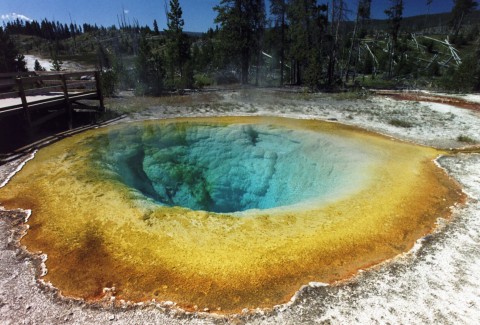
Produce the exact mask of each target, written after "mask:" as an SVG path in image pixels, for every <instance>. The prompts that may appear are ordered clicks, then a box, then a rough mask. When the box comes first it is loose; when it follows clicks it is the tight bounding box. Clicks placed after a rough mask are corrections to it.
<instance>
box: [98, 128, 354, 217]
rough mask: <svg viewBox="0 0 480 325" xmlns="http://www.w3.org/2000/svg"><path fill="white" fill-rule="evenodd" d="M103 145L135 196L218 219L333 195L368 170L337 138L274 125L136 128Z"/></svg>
mask: <svg viewBox="0 0 480 325" xmlns="http://www.w3.org/2000/svg"><path fill="white" fill-rule="evenodd" d="M96 141H100V142H102V143H101V146H99V147H101V148H102V149H101V150H100V151H99V153H100V155H99V157H97V158H98V160H99V162H100V163H101V164H102V168H104V169H105V170H107V171H108V173H109V174H112V172H113V175H114V176H112V177H116V178H117V179H119V180H120V181H121V182H123V183H124V184H126V185H128V186H129V187H130V188H132V190H133V191H137V192H140V193H141V194H142V195H143V196H145V197H147V198H148V199H150V200H154V201H155V202H157V203H158V204H161V205H167V206H181V207H186V208H189V209H193V210H205V211H211V212H218V213H227V212H237V211H245V210H249V209H269V208H275V207H281V206H288V205H292V204H296V203H301V202H305V201H308V200H311V199H318V198H319V197H322V196H328V195H331V194H334V193H335V192H338V191H341V190H342V187H345V186H347V185H348V184H349V183H351V182H355V181H356V179H357V180H358V177H353V178H352V177H351V176H352V173H351V172H346V171H347V170H350V171H351V169H352V168H353V167H354V166H357V167H358V166H360V165H361V163H360V161H359V160H358V156H359V155H352V153H351V152H349V151H352V150H350V149H349V148H347V149H345V148H343V150H342V148H341V147H342V145H340V150H339V148H338V147H339V146H338V145H336V144H335V139H332V137H331V136H328V135H322V134H319V133H317V132H307V131H305V132H303V131H293V130H290V129H286V128H283V127H276V126H270V125H245V124H238V125H236V124H233V125H217V124H204V125H202V124H196V123H193V124H192V123H172V124H145V125H138V124H134V125H130V126H127V127H124V128H120V129H115V130H112V131H110V132H109V133H108V134H107V135H104V136H103V137H101V138H100V139H97V140H96ZM97 153H98V152H97ZM353 169H354V168H353ZM353 174H354V173H353Z"/></svg>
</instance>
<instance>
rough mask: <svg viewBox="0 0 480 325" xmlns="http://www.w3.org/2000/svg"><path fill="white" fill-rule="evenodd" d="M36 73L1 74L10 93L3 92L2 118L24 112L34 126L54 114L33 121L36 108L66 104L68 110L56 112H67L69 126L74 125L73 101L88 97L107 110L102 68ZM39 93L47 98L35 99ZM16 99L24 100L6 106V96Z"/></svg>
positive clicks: (2, 84) (1, 85)
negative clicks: (97, 101)
mask: <svg viewBox="0 0 480 325" xmlns="http://www.w3.org/2000/svg"><path fill="white" fill-rule="evenodd" d="M35 74H36V75H34V73H20V74H0V91H1V90H4V91H5V90H7V92H3V93H2V92H0V118H1V117H2V116H6V115H10V114H18V113H23V114H24V116H25V120H26V123H27V126H28V127H29V128H30V127H32V126H35V124H41V123H43V122H44V121H46V120H48V119H50V117H54V116H53V114H50V115H49V117H48V116H43V117H42V118H41V119H39V120H37V121H35V122H33V121H32V111H34V110H40V109H42V108H53V107H58V106H62V107H63V108H64V112H62V111H61V110H57V111H56V112H54V113H55V115H60V114H61V113H66V114H67V116H68V121H69V122H68V123H69V128H71V127H72V115H73V110H72V103H73V102H76V101H79V100H85V99H95V100H99V102H100V105H99V107H100V110H104V102H103V95H102V91H101V84H100V73H99V71H82V72H67V73H63V72H36V73H35ZM39 95H42V96H46V97H45V98H43V99H39V98H35V96H39ZM12 98H14V99H15V98H16V99H20V103H15V104H9V105H2V99H12Z"/></svg>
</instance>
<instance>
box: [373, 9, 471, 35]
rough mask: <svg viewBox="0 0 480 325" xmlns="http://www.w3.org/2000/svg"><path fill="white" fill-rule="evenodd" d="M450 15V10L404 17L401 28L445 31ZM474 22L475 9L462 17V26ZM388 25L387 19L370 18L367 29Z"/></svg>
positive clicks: (410, 30) (407, 30)
mask: <svg viewBox="0 0 480 325" xmlns="http://www.w3.org/2000/svg"><path fill="white" fill-rule="evenodd" d="M450 17H451V13H450V12H445V13H440V14H429V15H417V16H410V17H404V18H403V19H402V22H401V30H402V31H404V32H417V31H426V32H429V33H445V32H446V31H448V22H449V21H450ZM475 24H480V10H476V11H474V12H472V13H471V14H469V15H468V16H466V17H465V18H464V26H468V25H475ZM388 27H389V26H388V20H387V19H372V20H371V21H370V24H369V29H377V30H386V29H388Z"/></svg>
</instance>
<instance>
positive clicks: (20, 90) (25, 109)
mask: <svg viewBox="0 0 480 325" xmlns="http://www.w3.org/2000/svg"><path fill="white" fill-rule="evenodd" d="M15 82H16V84H17V87H18V94H19V95H20V98H21V100H22V106H23V114H24V116H25V121H26V122H27V133H28V136H29V137H32V131H33V130H32V118H31V116H30V110H29V108H28V102H27V97H26V96H25V88H24V87H23V80H22V78H16V79H15Z"/></svg>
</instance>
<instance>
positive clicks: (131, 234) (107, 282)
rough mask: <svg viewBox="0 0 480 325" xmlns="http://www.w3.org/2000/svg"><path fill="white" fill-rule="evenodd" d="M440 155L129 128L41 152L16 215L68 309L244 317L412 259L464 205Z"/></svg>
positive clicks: (209, 122) (247, 130)
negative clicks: (151, 307)
mask: <svg viewBox="0 0 480 325" xmlns="http://www.w3.org/2000/svg"><path fill="white" fill-rule="evenodd" d="M440 153H441V152H439V151H437V150H434V149H431V148H426V147H420V146H415V145H411V144H407V143H403V142H399V141H395V140H391V139H388V138H385V137H382V136H379V135H376V134H372V133H369V132H366V131H363V130H360V129H356V128H352V127H346V126H342V125H339V124H333V123H325V122H319V121H311V120H293V119H284V118H272V117H223V118H192V119H172V120H161V121H148V122H138V123H129V124H123V125H117V126H113V127H108V128H101V129H97V130H92V131H88V132H85V133H82V134H79V135H76V136H73V137H71V138H68V139H65V140H62V141H60V142H58V143H55V144H53V145H51V146H49V147H47V148H44V149H42V150H40V151H39V152H38V153H37V154H36V156H35V158H34V159H33V160H32V161H30V162H29V163H28V164H27V165H26V166H25V167H24V168H23V170H22V171H21V172H19V173H18V174H17V175H16V176H15V177H14V178H13V179H12V180H11V181H10V183H9V184H8V185H7V186H6V187H5V188H2V189H0V203H1V205H3V206H5V207H7V208H24V209H31V210H32V215H31V217H30V219H29V221H28V224H29V230H28V233H27V235H26V236H25V237H24V238H23V239H22V244H23V245H26V247H27V248H28V249H29V250H30V251H32V252H40V251H41V252H43V253H45V254H47V255H48V259H47V261H46V266H47V269H48V273H47V274H46V276H45V277H44V278H45V280H46V281H50V282H51V283H52V284H53V285H54V286H56V287H58V288H59V289H60V291H61V292H62V294H64V295H66V296H72V297H80V298H84V299H87V300H97V299H101V298H102V297H103V296H104V295H105V292H107V291H108V292H111V293H113V295H115V296H116V297H117V301H119V300H121V299H124V300H130V301H146V300H151V299H156V300H157V301H167V300H171V301H174V302H176V303H178V305H179V306H181V307H182V308H186V309H192V310H194V309H197V308H198V309H202V310H203V309H204V308H209V309H210V310H212V311H218V312H225V313H229V312H235V311H240V310H241V309H243V308H257V307H272V306H273V305H275V304H279V303H283V302H286V301H288V300H289V299H290V297H291V296H292V295H293V294H294V293H295V292H296V291H297V290H298V289H299V288H300V287H301V286H302V285H303V284H307V283H308V282H310V281H318V282H327V283H329V282H333V281H336V280H341V279H344V278H347V277H349V276H351V275H352V274H354V272H355V271H356V270H358V269H360V268H365V267H369V266H371V265H374V264H376V263H378V262H381V261H384V260H385V259H389V258H392V257H394V256H396V255H398V254H399V253H401V252H404V251H406V250H408V249H409V248H410V247H411V246H412V245H413V243H414V242H415V240H416V239H418V238H420V237H421V236H423V235H425V234H426V233H428V232H429V231H431V229H432V228H433V227H434V224H435V221H436V220H437V218H438V217H446V216H448V215H449V213H450V210H449V207H450V206H451V205H452V204H454V203H455V202H458V201H461V200H462V194H461V191H460V189H459V187H458V186H457V184H456V183H455V182H453V181H452V180H450V179H449V178H448V177H447V175H446V174H445V173H444V172H443V171H442V170H441V169H439V168H438V167H437V166H436V165H435V163H434V161H433V160H434V159H435V158H436V157H437V156H438V155H439V154H440ZM105 288H110V289H109V290H107V291H105V290H104V289H105Z"/></svg>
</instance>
